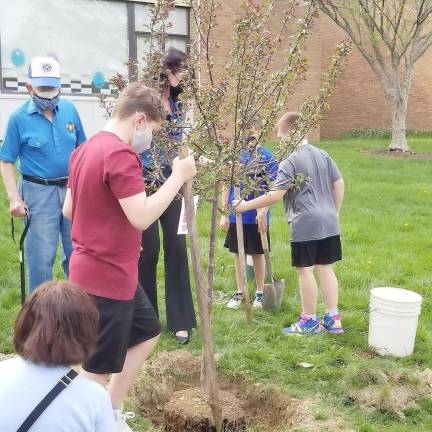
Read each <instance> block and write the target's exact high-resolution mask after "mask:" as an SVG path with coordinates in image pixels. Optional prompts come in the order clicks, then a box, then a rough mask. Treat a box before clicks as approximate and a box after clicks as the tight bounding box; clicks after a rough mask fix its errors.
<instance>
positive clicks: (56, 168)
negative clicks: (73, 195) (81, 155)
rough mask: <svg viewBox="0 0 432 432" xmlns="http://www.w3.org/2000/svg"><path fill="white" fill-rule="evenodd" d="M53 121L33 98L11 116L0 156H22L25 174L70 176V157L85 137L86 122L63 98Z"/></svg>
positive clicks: (12, 159)
mask: <svg viewBox="0 0 432 432" xmlns="http://www.w3.org/2000/svg"><path fill="white" fill-rule="evenodd" d="M53 113H54V116H53V120H52V123H51V122H50V121H49V120H48V119H46V118H45V117H44V115H43V113H42V112H41V110H40V109H39V108H38V107H37V106H36V104H35V103H34V102H33V99H29V100H28V101H27V102H26V103H24V104H23V105H21V106H20V107H19V108H18V109H16V110H15V111H14V112H13V113H12V115H11V116H10V118H9V122H8V125H7V128H6V134H5V138H4V141H3V145H2V148H1V150H0V160H2V161H5V162H10V163H15V162H16V161H17V160H19V167H18V170H19V172H20V173H21V174H26V175H30V176H34V177H41V178H46V179H54V178H59V177H66V176H67V175H68V169H69V157H70V155H71V153H72V151H73V150H75V148H76V147H77V146H78V145H79V144H81V143H82V142H83V141H85V139H86V137H85V134H84V130H83V126H82V124H81V120H80V117H79V115H78V112H77V110H76V108H75V105H74V104H73V103H72V102H70V101H69V100H67V99H64V98H60V100H59V103H58V106H57V108H56V109H55V110H54V111H53Z"/></svg>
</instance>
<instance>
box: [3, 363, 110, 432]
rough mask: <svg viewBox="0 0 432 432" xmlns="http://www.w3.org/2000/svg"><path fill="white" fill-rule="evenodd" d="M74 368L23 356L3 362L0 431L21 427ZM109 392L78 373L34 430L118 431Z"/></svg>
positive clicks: (45, 431)
mask: <svg viewBox="0 0 432 432" xmlns="http://www.w3.org/2000/svg"><path fill="white" fill-rule="evenodd" d="M69 370H70V368H69V367H67V366H58V367H48V366H45V365H38V364H35V363H32V362H30V361H28V360H24V359H22V358H21V357H15V358H12V359H9V360H4V361H2V362H0V383H1V385H0V407H1V408H0V431H2V432H13V431H16V430H18V428H19V427H20V426H21V424H22V423H23V422H24V420H25V419H26V418H27V416H28V415H29V414H30V413H31V411H32V410H33V409H34V408H35V407H36V406H37V405H38V403H39V402H40V401H41V400H42V399H43V398H44V397H45V396H46V395H47V394H48V392H49V391H50V390H51V389H52V388H53V387H54V386H55V385H56V384H57V383H58V381H59V380H60V378H61V377H62V376H63V375H65V374H66V373H67V372H68V371H69ZM116 430H117V429H116V427H115V423H114V414H113V409H112V405H111V401H110V398H109V396H108V393H107V391H106V390H105V389H104V388H103V387H102V386H101V385H100V384H98V383H96V382H94V381H91V380H89V379H88V378H85V377H82V376H80V375H78V376H77V377H76V378H75V379H74V380H73V381H72V383H71V384H70V385H69V386H68V387H67V388H66V389H64V390H63V391H62V392H61V393H60V394H59V395H58V396H57V397H56V398H55V399H54V400H53V402H52V403H51V404H50V405H49V406H48V407H47V409H46V410H45V411H44V412H43V413H42V414H41V416H40V417H39V418H38V420H37V421H36V423H35V424H34V425H33V427H32V428H31V431H32V432H72V431H73V432H114V431H116Z"/></svg>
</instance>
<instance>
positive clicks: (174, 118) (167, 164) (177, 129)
mask: <svg viewBox="0 0 432 432" xmlns="http://www.w3.org/2000/svg"><path fill="white" fill-rule="evenodd" d="M169 102H170V104H171V108H172V112H171V113H170V114H168V115H167V118H166V119H167V121H168V123H169V128H168V130H167V131H166V132H167V133H168V135H169V136H170V137H171V138H172V139H173V140H174V141H177V142H180V141H181V140H182V136H183V128H182V123H183V119H182V116H181V111H180V107H179V102H178V101H176V100H174V99H173V98H172V97H170V98H169ZM176 156H177V152H174V153H173V154H172V155H171V161H164V159H165V155H164V154H162V153H160V155H159V157H160V161H159V162H160V163H161V165H162V172H163V175H164V177H165V178H168V177H169V176H170V175H171V172H172V171H171V162H172V160H173V159H174V158H175V157H176ZM140 158H141V162H142V164H143V167H144V179H146V180H148V181H150V182H151V181H153V180H154V179H153V176H152V174H151V172H152V170H154V166H155V162H154V160H153V155H152V150H146V151H144V152H143V153H141V154H140ZM161 182H162V181H161Z"/></svg>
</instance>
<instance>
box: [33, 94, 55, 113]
mask: <svg viewBox="0 0 432 432" xmlns="http://www.w3.org/2000/svg"><path fill="white" fill-rule="evenodd" d="M33 91H34V94H33V95H32V98H33V101H34V103H35V104H36V105H37V106H38V107H39V108H40V109H41V110H43V111H45V110H51V111H52V110H54V109H55V108H56V107H57V105H58V102H59V99H60V90H59V89H56V88H54V89H52V90H44V91H41V90H38V89H33Z"/></svg>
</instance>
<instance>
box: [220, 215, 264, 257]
mask: <svg viewBox="0 0 432 432" xmlns="http://www.w3.org/2000/svg"><path fill="white" fill-rule="evenodd" d="M243 240H244V248H245V254H247V255H260V254H261V255H262V254H263V253H264V250H263V247H262V244H261V234H260V233H259V231H258V225H256V224H243ZM267 240H268V244H269V247H270V233H269V230H267ZM224 246H225V247H226V248H227V249H228V250H229V251H230V252H232V253H238V244H237V225H236V224H233V223H232V224H230V226H229V230H228V234H227V236H226V238H225V244H224Z"/></svg>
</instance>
